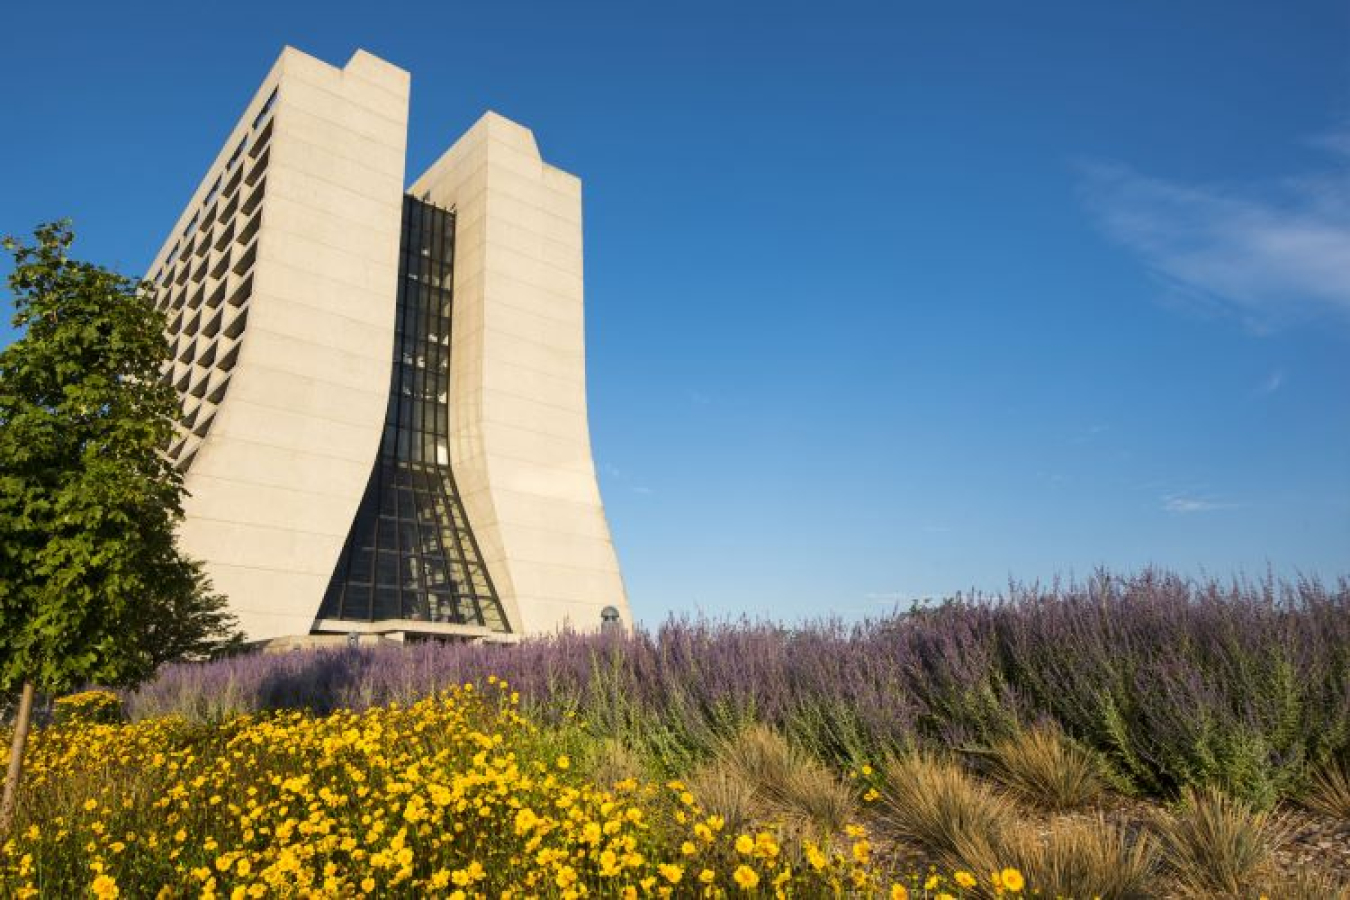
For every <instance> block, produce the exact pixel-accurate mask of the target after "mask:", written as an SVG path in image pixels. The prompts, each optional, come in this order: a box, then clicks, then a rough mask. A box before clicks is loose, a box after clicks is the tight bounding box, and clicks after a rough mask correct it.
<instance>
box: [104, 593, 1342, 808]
mask: <svg viewBox="0 0 1350 900" xmlns="http://www.w3.org/2000/svg"><path fill="white" fill-rule="evenodd" d="M489 675H497V676H499V677H502V678H505V679H507V680H508V681H509V682H510V683H511V684H512V685H513V687H514V689H516V690H519V691H520V693H521V697H522V702H523V703H524V705H525V706H526V708H527V709H528V710H529V711H530V712H531V713H532V714H533V715H534V716H536V717H538V718H540V719H541V720H543V721H561V720H562V719H563V718H564V717H565V716H567V715H568V714H569V713H570V714H573V715H575V716H578V717H581V718H582V719H584V720H586V721H587V722H588V723H589V727H590V728H591V729H592V730H593V731H594V732H596V733H598V734H601V735H606V736H612V737H615V738H618V739H620V740H622V741H623V742H625V743H626V744H628V745H629V746H641V747H644V748H645V749H647V750H648V751H650V752H652V753H653V755H655V756H656V757H657V758H658V759H659V760H661V761H662V762H663V763H664V764H665V765H667V766H668V767H669V768H671V769H672V770H673V771H679V770H684V769H687V768H688V766H689V765H690V764H691V763H692V762H693V761H695V760H697V759H701V758H703V757H705V756H706V755H707V754H708V753H709V752H711V749H712V748H713V747H714V746H715V745H716V744H717V742H718V740H719V739H720V738H722V737H724V736H725V735H727V734H730V733H732V732H734V731H735V730H737V729H739V728H741V727H742V726H744V725H745V724H747V723H749V722H752V721H757V722H764V723H766V724H769V725H772V726H773V727H775V728H776V729H779V730H781V731H782V732H783V733H784V734H786V735H788V736H789V737H790V738H791V739H792V740H793V741H795V742H797V743H798V744H800V745H802V746H805V747H807V748H809V749H810V750H811V751H813V752H814V753H816V754H817V755H819V756H820V757H821V758H823V759H826V760H830V761H833V762H837V763H847V762H858V761H862V760H876V759H879V758H880V757H882V756H884V755H886V754H888V753H891V752H894V751H896V750H898V749H902V748H915V747H921V746H947V747H953V746H955V747H966V746H981V745H987V744H989V743H991V742H993V741H996V740H998V739H999V738H1001V737H1003V736H1006V735H1008V734H1010V733H1012V732H1013V731H1014V730H1015V729H1016V728H1017V727H1018V726H1019V725H1031V724H1035V723H1037V722H1053V723H1055V724H1057V725H1058V726H1059V727H1060V728H1061V729H1062V730H1063V731H1064V732H1065V733H1066V734H1067V735H1069V736H1070V737H1072V738H1073V739H1075V740H1076V741H1077V742H1079V743H1080V744H1081V745H1083V746H1085V747H1087V748H1089V749H1091V750H1094V751H1096V752H1097V753H1098V754H1099V755H1100V756H1101V757H1102V758H1103V759H1104V760H1105V761H1106V762H1107V763H1108V764H1109V766H1110V767H1111V768H1112V769H1113V770H1114V776H1115V780H1116V781H1117V782H1118V783H1120V784H1124V785H1128V786H1131V787H1133V788H1135V789H1138V790H1140V791H1142V792H1145V793H1149V794H1156V795H1173V794H1175V793H1176V792H1177V791H1179V790H1180V789H1181V788H1182V787H1184V786H1186V785H1193V784H1196V785H1198V784H1218V785H1220V786H1222V787H1223V788H1224V789H1225V790H1227V791H1228V792H1230V793H1232V794H1235V795H1237V796H1241V797H1245V798H1247V799H1249V800H1252V801H1254V802H1257V803H1258V804H1261V805H1268V804H1269V803H1271V802H1273V801H1274V800H1275V799H1276V798H1277V797H1279V796H1285V795H1289V794H1291V793H1293V792H1295V790H1296V789H1297V788H1298V786H1299V784H1300V781H1301V779H1302V778H1303V777H1304V773H1305V772H1306V770H1307V768H1308V765H1309V764H1311V763H1315V762H1318V761H1321V760H1323V759H1326V758H1329V757H1331V756H1333V755H1335V754H1338V753H1344V752H1346V751H1347V749H1350V580H1346V579H1341V580H1340V581H1339V582H1338V583H1337V585H1336V587H1335V588H1327V587H1325V586H1324V585H1323V584H1321V583H1320V582H1318V581H1316V580H1312V579H1305V580H1300V581H1297V582H1294V583H1277V582H1275V581H1274V580H1273V579H1270V578H1266V579H1265V580H1262V581H1258V582H1250V581H1244V580H1236V581H1233V582H1231V583H1222V582H1219V581H1216V580H1209V581H1202V582H1195V581H1190V580H1187V579H1184V578H1181V577H1178V576H1175V575H1170V574H1167V573H1164V572H1157V571H1145V572H1143V573H1141V574H1139V575H1135V576H1131V577H1116V576H1110V575H1107V574H1105V573H1099V574H1098V575H1096V576H1095V577H1093V578H1092V579H1090V580H1089V581H1087V582H1086V583H1074V584H1059V583H1055V584H1051V585H1050V586H1048V587H1042V586H1039V585H1013V586H1011V587H1010V588H1009V590H1008V591H1007V592H1005V593H1003V594H1001V595H999V596H993V597H980V596H976V597H957V598H954V599H952V600H949V601H947V602H945V603H943V604H941V605H939V606H937V607H931V608H921V609H915V610H910V611H905V612H897V613H895V614H892V615H889V616H885V617H882V618H879V619H875V620H869V621H865V622H861V623H856V624H851V625H850V624H845V623H843V622H840V621H837V620H824V621H818V622H812V623H808V624H804V625H801V626H794V627H788V626H785V625H781V624H774V623H770V622H763V621H750V620H738V621H732V622H711V621H706V620H701V619H698V620H695V619H685V618H675V619H671V620H669V621H667V622H665V623H664V624H662V625H660V626H659V627H657V628H656V629H655V630H652V631H647V630H643V629H637V630H635V631H634V632H633V633H632V634H630V635H627V636H614V635H593V636H583V635H577V634H561V635H558V636H555V637H549V638H540V639H533V640H527V641H524V642H522V643H520V644H517V645H514V646H492V645H481V644H449V643H436V642H428V643H418V644H411V645H408V646H381V647H363V648H356V649H341V650H319V651H304V652H292V653H284V654H274V655H265V654H254V655H250V656H243V657H237V658H233V659H226V660H221V661H218V662H214V663H208V664H179V665H173V666H168V667H166V668H165V669H164V670H163V671H161V672H160V673H159V675H158V677H156V678H155V679H154V680H153V681H151V682H150V683H148V684H146V685H144V686H142V687H141V688H140V689H138V690H137V691H135V692H133V693H131V694H129V695H128V696H127V704H128V709H129V710H130V713H131V714H132V715H133V716H135V717H145V716H154V715H167V714H178V715H182V716H186V717H188V718H191V719H198V720H202V719H214V718H219V717H222V716H225V715H228V714H230V713H233V712H254V711H261V710H267V709H274V708H309V709H313V710H315V711H318V712H322V711H326V710H329V709H334V708H338V707H352V708H358V709H359V708H365V707H368V706H370V705H372V704H380V703H387V702H391V701H399V702H408V701H411V700H413V699H415V698H417V697H419V696H423V695H426V694H428V693H430V692H433V691H436V690H438V689H440V688H443V687H446V686H448V685H452V684H462V683H464V682H467V681H477V682H481V681H483V680H484V679H486V678H487V677H488V676H489Z"/></svg>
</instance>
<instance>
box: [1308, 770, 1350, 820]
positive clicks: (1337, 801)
mask: <svg viewBox="0 0 1350 900" xmlns="http://www.w3.org/2000/svg"><path fill="white" fill-rule="evenodd" d="M1303 805H1304V806H1306V807H1308V809H1311V810H1312V811H1313V812H1319V813H1321V814H1322V815H1324V816H1331V817H1332V818H1335V819H1347V820H1350V761H1342V762H1328V763H1326V764H1325V765H1323V766H1321V767H1320V768H1318V769H1316V770H1315V771H1314V772H1313V774H1312V782H1311V784H1310V785H1309V789H1308V793H1307V794H1305V795H1304V797H1303Z"/></svg>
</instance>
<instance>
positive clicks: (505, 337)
mask: <svg viewBox="0 0 1350 900" xmlns="http://www.w3.org/2000/svg"><path fill="white" fill-rule="evenodd" d="M408 94H409V76H408V74H407V73H406V72H404V71H402V70H400V69H398V68H396V67H395V66H392V65H390V64H389V63H386V62H384V61H382V60H379V59H377V58H376V57H374V56H371V55H370V54H367V53H365V52H363V51H358V52H357V53H356V54H355V55H353V56H352V58H351V59H350V60H349V61H348V62H347V64H346V65H345V66H344V67H343V68H341V69H337V68H334V67H332V66H329V65H327V64H325V63H323V62H320V61H319V60H316V59H314V58H312V57H310V56H307V55H305V54H303V53H300V52H298V51H296V50H293V49H290V48H287V49H285V50H284V51H283V52H282V54H281V57H280V58H279V59H278V60H277V62H276V64H275V65H274V66H273V68H272V70H271V72H269V73H268V76H267V78H266V79H264V81H263V84H262V87H261V88H260V89H259V90H258V92H257V94H256V95H255V97H254V99H253V101H252V102H251V103H250V104H249V105H248V108H247V109H246V111H245V113H244V115H243V117H241V119H240V120H239V123H238V124H237V125H236V126H235V128H234V130H233V131H232V133H231V134H230V137H229V139H228V140H227V141H226V142H225V145H224V147H223V148H222V150H221V151H220V154H219V155H218V156H217V158H216V160H215V161H214V162H213V163H212V165H211V166H210V168H209V169H208V171H207V175H206V177H205V178H203V179H202V182H201V185H200V187H199V188H198V189H197V191H196V192H195V193H194V195H193V197H192V199H191V201H190V202H189V203H188V205H187V208H186V209H185V210H184V212H183V214H182V216H181V217H180V218H179V220H178V222H177V223H176V224H175V225H174V227H173V230H172V231H171V232H170V236H169V237H168V239H167V240H166V241H165V243H164V246H163V248H162V249H161V250H160V252H159V254H158V255H157V256H156V258H155V261H154V263H153V264H152V266H151V268H150V272H149V275H148V276H147V279H148V280H149V281H151V282H153V283H154V285H155V286H156V287H155V290H156V299H157V301H158V304H159V306H160V308H161V309H163V310H164V311H165V313H166V315H167V316H168V318H169V335H170V338H171V340H172V346H173V360H172V362H171V363H169V364H168V365H167V366H166V367H165V372H164V377H165V379H166V380H168V381H169V382H170V383H172V384H173V385H174V387H175V388H176V389H177V390H178V392H179V395H180V397H181V398H182V410H183V412H182V419H181V421H180V427H179V429H178V436H177V438H176V440H175V441H174V443H173V445H172V446H171V447H169V448H168V452H169V454H170V455H171V456H172V458H173V459H174V460H175V462H176V464H177V465H178V467H179V468H180V469H181V470H183V471H184V472H185V477H186V483H187V488H188V491H189V493H190V497H189V499H188V501H187V504H186V519H185V521H184V524H183V527H182V531H181V535H180V540H181V543H182V546H183V548H184V550H185V551H186V552H187V553H189V554H190V555H192V556H194V557H197V558H199V559H202V560H203V561H204V562H205V563H206V567H207V571H208V574H209V575H210V576H211V578H212V580H213V581H214V583H215V586H216V589H217V590H219V591H220V592H221V593H223V594H225V595H226V596H227V597H228V598H229V601H230V606H231V608H232V610H233V611H234V612H235V613H236V614H237V615H238V616H239V618H240V621H241V624H242V625H243V627H244V628H245V630H246V632H247V634H248V636H249V638H250V639H252V640H257V641H263V640H276V639H284V638H296V637H301V636H310V635H325V634H327V635H335V636H336V635H343V634H350V633H352V632H358V633H366V634H382V635H387V636H394V637H404V636H409V635H441V636H459V637H468V638H483V639H492V640H512V639H514V638H516V637H519V636H522V635H529V634H538V633H546V632H550V631H553V630H556V629H558V628H563V627H571V628H576V629H578V630H592V629H596V628H599V627H600V624H601V611H602V610H603V609H604V608H605V607H607V606H613V607H615V608H617V609H618V610H619V612H620V615H621V617H622V618H623V620H624V621H625V622H626V621H628V620H629V614H628V606H627V599H626V596H625V593H624V588H623V582H622V578H621V576H620V573H619V567H618V562H617V558H616V556H615V554H614V548H613V544H612V542H611V540H610V536H609V528H608V525H607V523H606V520H605V514H604V508H603V506H602V504H601V500H600V493H599V490H598V487H597V484H596V479H595V470H594V464H593V462H592V460H591V452H590V439H589V430H588V425H587V416H586V391H585V340H584V325H583V281H582V239H581V184H580V182H579V180H578V179H577V178H575V177H574V176H572V175H569V174H567V173H565V172H562V171H560V170H558V169H556V168H553V167H552V166H549V165H548V164H547V163H545V162H543V160H542V159H541V158H540V155H539V151H538V149H537V147H536V146H535V142H534V137H533V135H532V134H531V133H530V131H529V130H528V129H526V128H524V127H522V126H520V125H517V124H515V123H512V122H510V121H508V120H506V119H504V118H502V117H500V116H497V115H495V114H493V113H488V114H487V115H485V116H484V117H483V118H482V119H480V120H479V122H478V123H477V124H476V125H474V127H473V128H471V129H470V130H469V131H468V132H467V133H466V134H465V135H464V136H463V137H462V138H460V140H459V141H457V142H456V143H455V144H454V146H452V147H451V148H450V149H449V150H448V151H447V152H446V153H445V155H444V156H442V157H441V159H440V160H439V161H437V162H436V164H435V165H433V166H432V167H431V169H430V170H428V171H427V172H426V173H425V174H423V175H422V176H421V177H420V178H418V179H417V180H416V181H415V182H414V183H413V185H412V187H411V188H410V189H408V190H407V191H406V192H405V188H404V184H405V182H404V157H405V150H406V142H407V115H408Z"/></svg>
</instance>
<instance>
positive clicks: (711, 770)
mask: <svg viewBox="0 0 1350 900" xmlns="http://www.w3.org/2000/svg"><path fill="white" fill-rule="evenodd" d="M684 784H685V787H687V788H689V792H690V793H691V794H693V795H694V799H696V800H697V801H698V804H699V806H701V807H703V809H704V810H706V811H707V812H709V813H712V814H714V815H718V816H721V817H722V818H723V819H724V820H726V829H727V832H728V833H730V834H740V833H741V832H744V831H746V830H748V829H749V828H750V827H751V825H752V823H753V821H754V819H755V789H754V785H753V784H752V783H751V782H750V781H749V780H748V779H747V778H745V776H744V775H743V774H742V773H741V772H737V771H733V770H731V769H729V768H727V767H726V766H724V765H721V764H720V763H719V762H718V761H717V760H715V759H714V760H712V761H710V762H707V763H704V764H703V765H702V766H699V767H698V768H697V769H695V770H694V771H693V773H692V774H690V775H689V777H688V778H686V779H684Z"/></svg>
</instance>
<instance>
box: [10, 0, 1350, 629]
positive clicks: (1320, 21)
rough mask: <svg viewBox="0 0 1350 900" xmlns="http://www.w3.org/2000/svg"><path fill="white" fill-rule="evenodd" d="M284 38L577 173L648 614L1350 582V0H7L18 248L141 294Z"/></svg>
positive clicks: (612, 505) (433, 148)
mask: <svg viewBox="0 0 1350 900" xmlns="http://www.w3.org/2000/svg"><path fill="white" fill-rule="evenodd" d="M129 10H134V11H129ZM286 43H289V44H293V45H295V46H297V47H299V48H300V49H303V50H305V51H307V52H310V53H313V54H315V55H318V56H320V57H321V58H324V59H327V60H328V61H330V62H334V63H339V64H340V63H341V62H343V61H345V59H346V58H347V57H348V56H349V55H350V53H351V51H352V50H353V49H354V48H356V47H358V46H359V47H364V48H366V49H368V50H370V51H371V52H373V53H376V54H378V55H380V56H383V57H385V58H387V59H389V60H391V61H393V62H395V63H397V64H398V65H401V66H403V67H404V68H407V69H409V70H410V71H411V72H412V73H413V101H412V133H411V140H410V150H409V160H408V163H409V166H408V171H409V173H410V174H412V173H416V172H420V171H421V170H422V169H423V168H425V167H426V166H427V165H428V164H430V162H431V161H432V160H433V159H434V158H435V157H436V156H437V155H438V154H439V152H440V150H441V149H443V148H444V147H445V146H446V145H448V144H449V143H450V141H451V140H453V138H454V137H455V136H457V135H458V134H459V133H460V132H461V131H463V130H464V129H465V128H467V127H468V126H469V125H470V124H471V123H472V122H473V121H474V120H475V119H476V118H477V117H478V116H479V115H480V114H481V113H482V112H483V111H484V110H485V109H489V108H491V109H495V110H497V111H499V112H501V113H503V114H504V115H507V116H509V117H511V118H514V119H517V120H519V121H521V122H524V123H526V124H528V125H530V126H531V127H532V128H534V130H535V133H536V135H537V137H538V140H539V143H540V146H541V149H542V150H543V152H544V155H545V156H546V158H548V159H549V160H550V161H551V162H554V163H555V164H557V165H559V166H561V167H563V168H566V169H568V170H570V171H573V172H575V173H577V174H578V175H580V176H581V177H582V178H583V179H584V181H585V185H586V208H585V212H586V240H587V259H586V262H587V278H588V285H587V289H588V294H587V304H588V307H587V309H588V340H589V377H590V404H591V428H592V436H593V441H594V449H595V455H596V462H597V468H598V471H599V476H600V481H601V487H602V490H603V492H604V495H605V500H606V503H607V507H608V510H609V514H610V520H611V525H612V528H613V531H614V537H615V542H616V544H617V547H618V551H619V555H620V559H621V561H622V564H623V567H624V572H625V577H626V580H627V584H628V588H629V591H630V594H631V596H632V600H633V605H634V611H635V613H636V614H637V615H638V616H639V617H640V618H643V619H645V620H648V621H655V620H659V619H660V618H662V617H664V616H665V615H666V614H667V613H668V612H686V611H694V610H696V609H697V610H703V611H705V612H709V613H714V614H719V615H720V614H737V613H742V612H745V613H749V614H752V615H759V614H769V615H775V616H782V617H787V618H796V617H800V616H805V615H813V614H817V613H821V612H837V613H839V614H842V615H845V616H848V617H856V616H860V615H865V614H868V613H874V612H880V611H884V610H885V609H887V608H889V607H890V606H891V605H893V604H894V603H896V602H897V601H900V600H904V599H908V598H911V597H917V596H927V595H935V594H944V593H949V592H952V591H955V590H958V589H966V588H971V587H976V588H985V589H989V588H998V587H1000V586H1001V585H1003V584H1005V583H1006V581H1007V579H1008V578H1009V577H1010V576H1011V577H1016V578H1020V579H1033V578H1046V577H1049V576H1052V575H1054V574H1056V573H1061V574H1075V573H1076V574H1080V575H1081V574H1084V573H1087V572H1089V571H1090V570H1091V569H1092V568H1093V567H1094V566H1097V565H1108V566H1111V567H1115V568H1134V567H1139V566H1142V565H1145V564H1148V563H1157V564H1161V565H1167V566H1172V567H1176V568H1178V569H1181V570H1183V571H1185V572H1189V573H1195V572H1201V571H1207V572H1211V573H1216V574H1227V573H1230V572H1234V571H1237V570H1243V571H1246V572H1248V573H1255V574H1260V573H1262V572H1264V571H1265V570H1266V568H1267V566H1272V567H1274V568H1275V570H1276V571H1277V572H1280V573H1293V572H1299V571H1301V572H1305V573H1320V574H1322V575H1323V576H1334V575H1337V574H1344V573H1350V7H1347V6H1346V5H1345V4H1344V3H1340V2H1335V3H1321V2H1303V3H1298V4H1276V3H1265V4H1253V3H1234V2H1211V3H1201V2H1195V3H1186V4H1178V3H1170V2H1136V3H1119V4H1084V3H1070V2H1064V3H1022V4H1012V3H1005V2H989V3H974V2H962V3H946V4H936V3H923V4H920V3H912V4H901V3H876V4H856V3H832V4H802V3H795V2H777V3H758V4H750V3H740V4H729V3H680V4H661V5H656V4H640V3H632V2H628V3H612V4H596V3H584V2H578V3H569V4H559V3H537V4H525V3H515V2H502V3H494V4H467V3H449V2H441V3H430V2H428V3H421V4H405V3H398V2H385V3H379V4H371V3H368V2H366V3H360V4H346V3H341V2H325V3H299V2H294V3H266V4H264V3H256V2H249V0H240V2H234V3H231V4H228V5H221V6H216V5H214V4H183V3H174V4H158V3H136V4H105V3H97V4H95V3H66V4H19V5H16V6H15V7H14V8H12V9H10V10H7V12H6V21H5V24H4V28H3V30H2V31H0V76H3V84H4V86H5V97H6V116H5V121H6V125H5V133H4V140H3V142H0V232H5V233H26V232H28V231H29V230H30V229H31V228H32V226H33V225H34V224H36V223H37V222H39V221H42V220H46V219H51V218H55V217H58V216H62V215H69V216H72V217H74V218H75V220H76V225H77V232H78V234H79V241H78V245H77V247H78V250H79V252H80V253H81V254H82V255H84V256H86V257H87V258H91V259H94V260H97V261H99V262H102V263H105V264H108V265H112V266H116V267H121V268H123V269H125V270H127V271H129V272H133V273H138V272H140V271H141V270H142V269H143V268H144V266H145V265H146V264H147V263H148V262H149V259H150V256H151V254H152V253H153V252H154V250H155V249H156V248H157V246H158V245H159V242H160V240H161V239H162V237H163V235H164V233H165V232H166V230H167V229H168V227H169V226H170V224H171V223H172V222H173V220H174V219H175V217H176V216H177V214H178V212H179V211H180V210H181V208H182V205H183V203H184V202H185V201H186V200H187V199H188V197H189V195H190V193H191V191H192V189H193V188H194V186H195V185H196V183H197V181H198V180H199V179H200V177H201V175H202V173H203V172H204V171H205V168H206V166H207V165H208V163H209V162H210V161H211V159H212V158H213V156H214V154H215V152H216V150H217V149H218V147H219V145H220V143H221V142H222V141H223V140H224V138H225V136H226V134H227V133H228V131H229V128H230V126H231V125H232V124H233V122H234V120H235V118H236V116H237V115H238V113H239V111H240V110H241V108H242V106H243V104H244V103H245V102H246V101H247V99H248V98H249V97H250V96H251V94H252V92H253V91H254V89H255V88H256V86H257V83H258V81H259V80H260V79H261V78H262V76H263V75H264V74H265V72H266V71H267V69H268V67H269V66H270V64H271V62H272V60H273V59H274V58H275V56H276V54H277V53H278V52H279V51H280V48H281V46H282V45H283V44H286ZM11 338H12V333H11V332H9V331H8V330H4V331H3V332H2V333H0V339H3V340H5V341H8V340H9V339H11Z"/></svg>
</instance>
